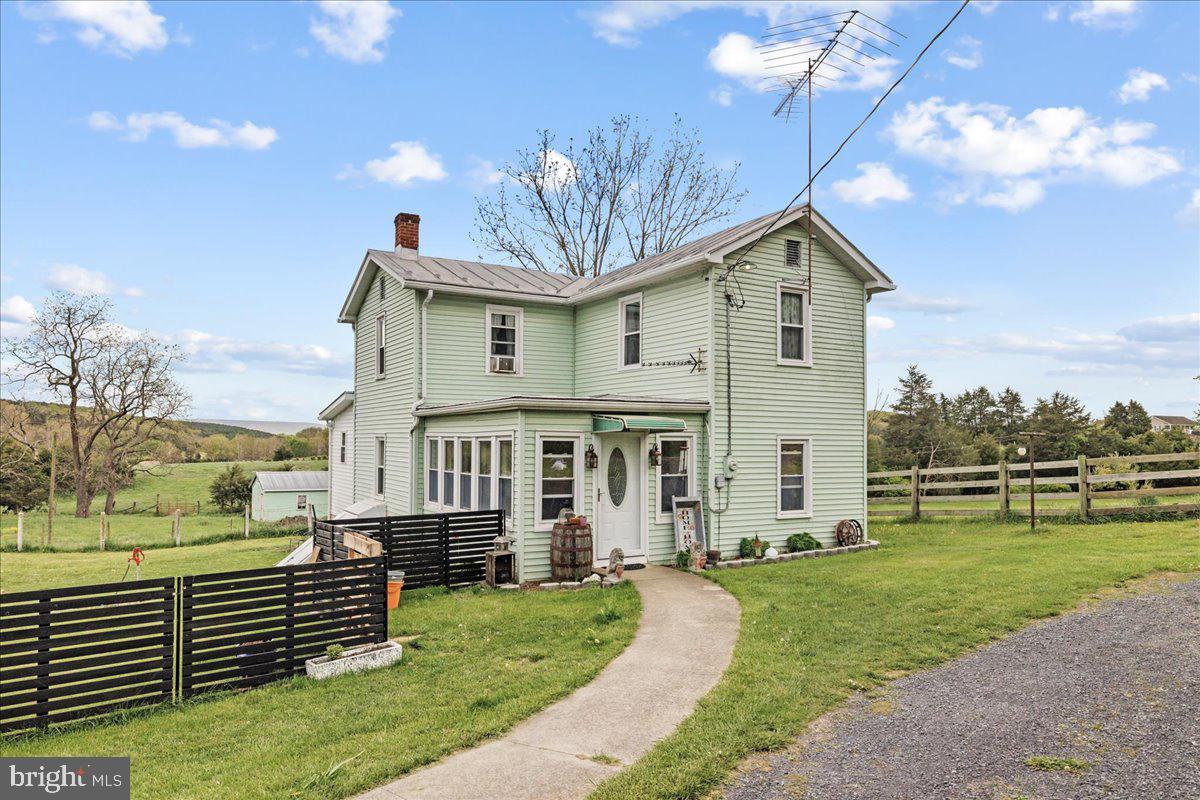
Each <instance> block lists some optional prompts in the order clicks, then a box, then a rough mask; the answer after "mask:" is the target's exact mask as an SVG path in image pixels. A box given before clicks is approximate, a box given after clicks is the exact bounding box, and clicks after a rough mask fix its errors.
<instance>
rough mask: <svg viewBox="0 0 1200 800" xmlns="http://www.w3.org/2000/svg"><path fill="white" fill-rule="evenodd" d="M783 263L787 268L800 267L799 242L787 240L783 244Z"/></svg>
mask: <svg viewBox="0 0 1200 800" xmlns="http://www.w3.org/2000/svg"><path fill="white" fill-rule="evenodd" d="M784 263H785V264H787V266H789V267H798V266H800V240H799V239H788V240H786V244H785V251H784Z"/></svg>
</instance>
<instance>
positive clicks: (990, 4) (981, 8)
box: [971, 0, 1000, 16]
mask: <svg viewBox="0 0 1200 800" xmlns="http://www.w3.org/2000/svg"><path fill="white" fill-rule="evenodd" d="M971 6H972V7H973V8H974V9H975V10H976V11H978V12H979V13H980V14H983V15H984V16H987V15H989V14H991V13H992V12H993V11H995V10H996V9H997V8H999V7H1000V0H975V2H974V3H971Z"/></svg>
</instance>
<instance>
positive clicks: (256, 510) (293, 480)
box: [250, 470, 329, 522]
mask: <svg viewBox="0 0 1200 800" xmlns="http://www.w3.org/2000/svg"><path fill="white" fill-rule="evenodd" d="M250 491H251V500H250V509H251V515H252V516H253V517H254V519H256V520H258V521H260V522H271V521H274V520H279V519H283V518H285V517H297V516H304V515H305V513H306V511H305V509H306V507H307V506H308V504H309V503H312V506H313V512H314V513H315V514H316V515H317V517H319V518H320V517H326V516H328V515H329V473H328V472H325V471H321V472H315V471H308V472H306V471H301V470H294V471H292V472H256V473H254V483H252V484H251V485H250Z"/></svg>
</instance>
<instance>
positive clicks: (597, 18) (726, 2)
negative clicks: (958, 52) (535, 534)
mask: <svg viewBox="0 0 1200 800" xmlns="http://www.w3.org/2000/svg"><path fill="white" fill-rule="evenodd" d="M899 4H900V3H898V2H893V1H892V0H876V1H875V2H872V3H870V4H869V11H868V13H870V14H871V16H873V17H875V18H876V19H882V20H886V19H887V18H888V16H889V14H890V13H891V9H892V8H893V7H895V6H896V5H899ZM718 10H727V11H740V12H741V13H743V14H745V15H746V16H748V17H762V18H764V19H765V20H766V24H767V25H775V24H778V23H781V22H786V21H788V20H797V19H804V18H806V17H811V16H814V15H817V14H829V13H834V12H838V11H845V10H846V5H845V3H840V2H838V0H787V1H786V2H780V0H660V2H654V3H648V2H642V0H615V2H609V3H605V4H603V5H600V6H596V7H592V8H589V9H588V10H586V11H584V12H582V16H583V17H584V18H586V19H587V20H588V21H589V22H590V23H591V25H592V33H594V34H595V35H596V36H597V37H599V38H601V39H603V40H604V41H606V42H608V43H609V44H615V45H621V46H624V47H632V46H635V45H637V44H638V34H639V33H640V32H641V31H643V30H647V29H649V28H654V27H657V26H659V25H663V24H665V23H667V22H670V21H672V20H674V19H678V18H679V17H681V16H683V15H685V14H689V13H691V12H693V11H718Z"/></svg>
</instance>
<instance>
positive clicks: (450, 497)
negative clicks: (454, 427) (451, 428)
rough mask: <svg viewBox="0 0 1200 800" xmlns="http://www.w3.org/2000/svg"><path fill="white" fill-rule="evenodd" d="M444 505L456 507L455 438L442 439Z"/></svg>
mask: <svg viewBox="0 0 1200 800" xmlns="http://www.w3.org/2000/svg"><path fill="white" fill-rule="evenodd" d="M442 505H443V506H446V507H447V508H453V507H454V440H453V439H443V440H442Z"/></svg>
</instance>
